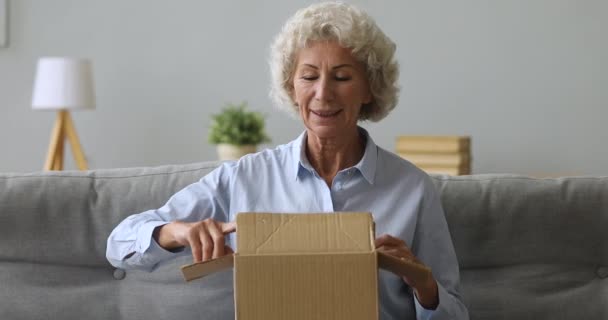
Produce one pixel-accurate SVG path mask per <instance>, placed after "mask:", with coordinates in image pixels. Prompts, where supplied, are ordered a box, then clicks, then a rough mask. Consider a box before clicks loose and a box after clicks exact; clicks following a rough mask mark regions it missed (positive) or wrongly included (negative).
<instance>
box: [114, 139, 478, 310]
mask: <svg viewBox="0 0 608 320" xmlns="http://www.w3.org/2000/svg"><path fill="white" fill-rule="evenodd" d="M360 131H361V133H362V134H364V135H365V136H366V138H367V142H366V146H365V153H364V155H363V158H362V159H361V161H360V162H359V163H358V164H357V165H355V166H354V167H351V168H347V169H344V170H342V171H340V172H338V174H337V175H336V177H335V178H334V180H333V183H332V186H331V188H330V187H328V186H327V184H326V183H325V181H324V180H323V179H322V178H321V177H320V176H319V175H318V174H317V172H316V171H315V170H314V169H313V167H312V166H311V165H310V163H309V162H308V159H307V157H306V153H305V146H306V137H307V135H306V132H304V133H302V135H300V136H299V137H298V138H297V139H296V140H294V141H292V142H290V143H288V144H285V145H281V146H278V147H277V148H275V149H272V150H264V151H262V152H259V153H256V154H252V155H247V156H245V157H243V158H241V159H240V160H239V161H237V162H227V163H224V164H222V165H221V166H219V167H218V168H217V169H215V170H214V171H212V172H211V173H209V174H208V175H206V176H204V177H203V178H202V179H200V180H199V181H198V182H195V183H193V184H191V185H189V186H187V187H186V188H184V189H182V190H181V191H179V192H178V193H176V194H175V195H173V196H172V197H171V198H170V199H169V200H168V202H167V203H166V204H165V205H164V206H163V207H161V208H159V209H157V210H150V211H146V212H142V213H140V214H135V215H132V216H129V217H127V218H126V219H125V220H124V221H122V222H121V223H120V224H119V225H118V226H117V227H116V228H115V229H114V231H113V232H112V234H111V235H110V237H109V239H108V246H107V258H108V260H109V261H110V263H111V264H112V265H114V266H115V267H118V268H124V269H144V270H153V269H154V267H155V266H156V265H157V264H158V263H161V262H162V261H165V260H167V259H171V258H173V257H175V256H176V255H181V254H191V252H190V250H188V249H186V250H183V251H181V252H177V253H175V252H169V251H167V250H165V249H163V248H162V247H160V246H159V245H158V244H157V243H156V241H154V239H153V238H152V232H153V231H154V228H156V227H158V226H160V225H163V224H166V223H168V222H170V221H174V220H180V221H187V222H193V221H200V220H204V219H207V218H213V219H215V220H218V221H232V220H234V219H235V215H236V214H237V213H238V212H256V211H258V212H284V213H286V212H336V211H362V212H371V213H372V215H373V217H374V221H375V223H376V235H378V236H379V235H382V234H390V235H393V236H395V237H398V238H400V239H402V240H404V241H405V242H406V243H407V245H408V246H409V247H410V249H411V250H412V252H413V253H414V255H416V257H418V259H420V260H421V261H422V262H423V263H424V264H426V265H427V266H429V267H430V268H431V269H432V271H433V276H434V277H435V279H436V280H437V284H438V287H439V306H438V308H437V309H436V310H426V309H424V308H423V307H422V306H421V305H420V304H419V302H418V301H417V299H416V298H415V295H414V294H413V293H412V290H411V288H409V287H408V286H407V285H406V284H405V282H404V281H403V280H402V279H401V278H400V277H398V276H396V275H394V274H392V273H390V272H387V271H384V270H381V271H380V272H379V281H378V289H379V295H380V298H379V299H380V318H381V319H415V318H417V319H468V313H467V310H466V307H465V306H464V304H463V302H462V298H461V296H460V293H459V270H458V261H457V259H456V254H455V252H454V247H453V245H452V240H451V237H450V233H449V230H448V226H447V223H446V220H445V216H444V213H443V209H442V208H441V203H440V200H439V197H438V194H437V192H436V191H435V189H434V186H433V184H432V182H431V180H430V178H429V177H428V175H426V174H425V173H424V172H422V171H421V170H419V169H418V168H416V167H415V166H414V165H412V164H411V163H409V162H408V161H406V160H404V159H401V158H400V157H399V156H397V155H395V154H393V153H390V152H388V151H386V150H384V149H382V148H380V147H378V146H376V144H375V143H374V141H373V140H372V139H371V137H369V134H368V133H367V131H365V130H364V129H362V128H360ZM228 241H229V243H230V245H231V247H232V248H235V246H234V241H235V239H234V237H229V239H228ZM127 256H129V257H128V258H127Z"/></svg>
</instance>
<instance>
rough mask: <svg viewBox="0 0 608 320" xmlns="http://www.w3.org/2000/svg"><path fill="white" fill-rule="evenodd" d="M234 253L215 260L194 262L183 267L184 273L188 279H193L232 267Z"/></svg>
mask: <svg viewBox="0 0 608 320" xmlns="http://www.w3.org/2000/svg"><path fill="white" fill-rule="evenodd" d="M233 265H234V255H233V254H228V255H225V256H223V257H219V258H216V259H213V260H208V261H205V262H199V263H193V264H189V265H186V266H183V267H182V275H183V276H184V279H185V280H186V281H192V280H195V279H198V278H202V277H204V276H207V275H210V274H212V273H215V272H218V271H222V270H224V269H228V268H232V266H233Z"/></svg>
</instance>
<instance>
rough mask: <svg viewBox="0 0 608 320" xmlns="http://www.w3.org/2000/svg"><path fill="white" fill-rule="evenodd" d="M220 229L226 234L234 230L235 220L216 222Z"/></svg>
mask: <svg viewBox="0 0 608 320" xmlns="http://www.w3.org/2000/svg"><path fill="white" fill-rule="evenodd" d="M217 224H218V225H219V227H220V230H222V233H223V234H228V233H232V232H235V231H236V221H230V222H218V223H217Z"/></svg>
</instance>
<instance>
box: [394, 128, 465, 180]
mask: <svg viewBox="0 0 608 320" xmlns="http://www.w3.org/2000/svg"><path fill="white" fill-rule="evenodd" d="M396 150H397V154H398V155H400V156H401V157H403V158H405V159H407V160H408V161H410V162H411V163H413V164H415V165H416V166H417V167H418V168H420V169H422V170H424V171H426V172H427V173H440V174H449V175H463V174H470V173H471V138H470V137H468V136H399V137H397V145H396Z"/></svg>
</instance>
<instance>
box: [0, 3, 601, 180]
mask: <svg viewBox="0 0 608 320" xmlns="http://www.w3.org/2000/svg"><path fill="white" fill-rule="evenodd" d="M348 2H352V3H354V4H356V5H359V6H360V7H362V8H363V9H365V10H367V11H368V12H369V13H370V14H371V15H372V16H373V17H374V18H375V19H376V22H377V23H378V24H379V25H380V27H381V28H382V29H383V30H384V31H385V32H386V33H387V34H388V35H389V37H391V38H392V39H393V40H394V41H395V42H396V44H397V56H396V57H397V59H398V61H399V63H400V65H401V76H400V85H401V88H402V90H401V94H400V100H399V105H398V106H397V108H396V109H395V110H394V111H393V112H392V113H391V114H390V115H389V116H388V117H387V118H386V119H384V120H383V121H380V122H379V123H364V124H363V126H364V127H366V128H367V129H368V130H369V131H370V133H371V135H372V137H373V138H374V140H375V141H376V142H377V143H378V144H379V145H380V146H382V147H384V148H386V149H388V150H391V151H394V149H395V139H396V137H397V136H399V135H410V134H421V135H468V136H471V150H472V157H473V161H472V170H473V173H496V172H500V173H521V174H530V175H540V176H552V175H569V174H580V175H606V174H608V167H607V166H606V163H608V148H607V147H606V143H605V140H606V139H607V138H608V128H607V126H606V122H607V120H608V41H606V39H607V38H608V1H604V0H568V1H566V0H495V1H485V0H460V1H445V0H444V1H429V0H425V1H410V0H405V1H388V0H386V1H348ZM310 3H312V1H296V0H290V1H282V0H267V1H247V0H239V1H230V0H226V1H198V0H179V1H165V0H130V1H118V0H104V1H101V0H96V1H93V0H53V1H45V0H9V1H8V11H7V13H6V21H5V23H4V25H5V26H0V29H2V28H4V29H5V30H4V31H6V34H8V46H7V47H3V48H0V171H2V172H7V171H19V172H24V171H37V170H41V169H42V166H43V163H44V159H45V155H46V152H47V148H48V143H49V137H50V133H51V130H52V126H53V122H54V119H55V113H54V112H39V111H33V110H32V109H31V99H32V86H33V81H34V74H35V70H36V62H37V60H38V58H39V57H42V56H73V57H85V58H89V59H91V61H92V62H93V69H94V79H95V90H96V96H97V99H96V103H97V108H96V110H94V111H83V112H73V113H72V117H73V119H74V123H75V126H76V128H77V131H78V134H79V137H80V142H81V143H82V146H83V149H84V153H85V155H86V158H87V160H88V163H89V167H90V168H93V169H98V168H116V167H132V166H154V165H162V164H179V163H189V162H198V161H206V160H214V159H217V155H216V151H215V146H213V145H211V144H209V143H208V142H207V135H208V128H209V125H210V123H211V114H213V113H217V112H219V110H220V109H221V108H222V107H223V106H224V105H225V104H226V103H239V102H242V101H247V102H248V105H249V108H250V109H253V110H256V111H261V112H263V113H264V114H265V115H266V126H267V132H268V134H269V136H270V138H271V139H272V142H271V143H268V144H265V145H263V146H262V147H265V148H272V147H274V146H275V145H278V144H282V143H286V142H288V141H290V140H292V139H294V138H295V137H296V136H297V135H298V134H299V133H300V132H301V131H302V130H303V127H302V125H301V124H300V121H299V120H295V119H292V118H290V117H289V116H287V115H286V114H284V113H282V112H281V111H279V110H277V109H276V108H274V107H273V106H272V105H271V102H270V99H269V98H268V88H269V71H268V62H267V59H268V47H269V44H270V43H271V41H272V39H273V37H274V36H275V35H276V34H277V33H278V31H279V30H280V28H281V26H282V24H283V23H284V22H285V20H286V19H287V18H288V17H289V16H291V15H292V14H293V13H294V12H295V11H296V10H297V9H299V8H301V7H304V6H306V5H308V4H310ZM66 161H67V163H66V167H67V168H68V169H69V168H74V165H73V160H72V159H71V155H70V154H66Z"/></svg>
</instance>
